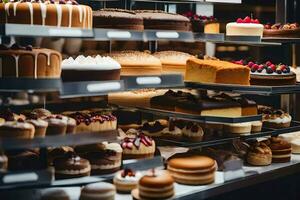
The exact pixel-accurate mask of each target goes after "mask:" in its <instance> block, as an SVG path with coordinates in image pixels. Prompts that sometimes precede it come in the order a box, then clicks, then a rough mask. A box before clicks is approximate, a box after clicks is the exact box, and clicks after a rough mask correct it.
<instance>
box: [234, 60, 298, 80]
mask: <svg viewBox="0 0 300 200" xmlns="http://www.w3.org/2000/svg"><path fill="white" fill-rule="evenodd" d="M234 63H236V64H243V65H246V66H247V67H249V68H250V70H251V72H250V78H251V79H250V83H251V85H267V86H268V85H270V86H277V85H278V86H281V85H295V84H296V74H295V73H294V72H292V70H291V67H290V66H288V65H285V64H274V63H272V62H271V61H267V62H265V63H254V62H253V61H246V60H239V61H235V62H234Z"/></svg>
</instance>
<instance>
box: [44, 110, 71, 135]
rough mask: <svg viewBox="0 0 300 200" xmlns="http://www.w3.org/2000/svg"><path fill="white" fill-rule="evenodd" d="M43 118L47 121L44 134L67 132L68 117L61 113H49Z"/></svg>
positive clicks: (62, 133)
mask: <svg viewBox="0 0 300 200" xmlns="http://www.w3.org/2000/svg"><path fill="white" fill-rule="evenodd" d="M44 120H45V121H46V122H48V128H47V131H46V135H64V134H66V132H67V126H68V117H66V116H63V115H50V116H48V117H45V118H44Z"/></svg>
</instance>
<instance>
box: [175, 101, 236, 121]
mask: <svg viewBox="0 0 300 200" xmlns="http://www.w3.org/2000/svg"><path fill="white" fill-rule="evenodd" d="M175 111H176V112H180V113H188V114H195V115H201V116H218V117H240V116H241V115H242V109H241V106H240V104H239V103H237V102H234V101H230V100H227V99H223V98H212V97H205V98H203V99H199V98H196V97H190V98H187V99H181V100H179V101H178V103H177V105H176V107H175Z"/></svg>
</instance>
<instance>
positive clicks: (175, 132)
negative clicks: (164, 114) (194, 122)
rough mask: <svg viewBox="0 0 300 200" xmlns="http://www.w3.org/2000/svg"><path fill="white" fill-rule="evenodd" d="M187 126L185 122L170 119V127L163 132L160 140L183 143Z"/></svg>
mask: <svg viewBox="0 0 300 200" xmlns="http://www.w3.org/2000/svg"><path fill="white" fill-rule="evenodd" d="M185 126H186V122H185V121H183V120H176V119H172V118H171V119H169V127H167V128H165V129H164V130H163V131H162V133H161V137H160V138H163V139H167V140H175V141H181V140H182V139H183V128H184V127H185Z"/></svg>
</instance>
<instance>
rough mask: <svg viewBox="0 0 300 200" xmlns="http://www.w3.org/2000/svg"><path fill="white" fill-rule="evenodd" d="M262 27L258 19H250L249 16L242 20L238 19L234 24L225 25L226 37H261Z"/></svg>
mask: <svg viewBox="0 0 300 200" xmlns="http://www.w3.org/2000/svg"><path fill="white" fill-rule="evenodd" d="M263 31H264V26H263V25H262V24H260V22H259V21H258V19H251V18H250V17H249V16H247V17H245V18H244V19H241V18H238V19H237V20H236V22H230V23H228V24H227V25H226V35H228V36H260V37H262V36H263Z"/></svg>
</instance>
